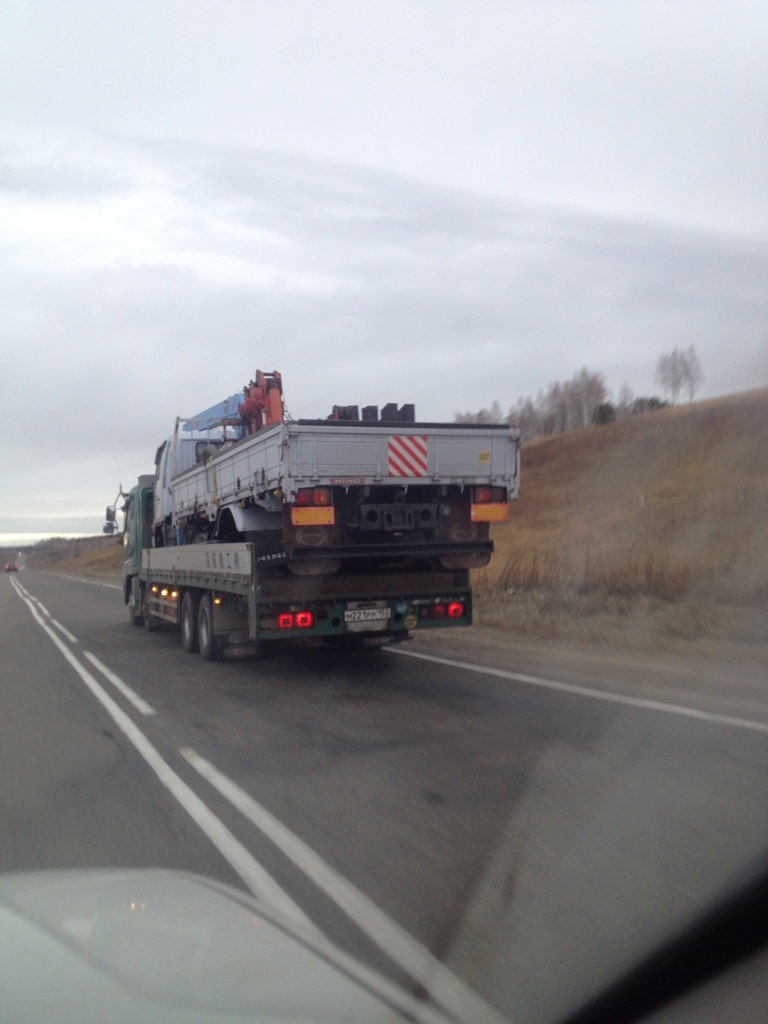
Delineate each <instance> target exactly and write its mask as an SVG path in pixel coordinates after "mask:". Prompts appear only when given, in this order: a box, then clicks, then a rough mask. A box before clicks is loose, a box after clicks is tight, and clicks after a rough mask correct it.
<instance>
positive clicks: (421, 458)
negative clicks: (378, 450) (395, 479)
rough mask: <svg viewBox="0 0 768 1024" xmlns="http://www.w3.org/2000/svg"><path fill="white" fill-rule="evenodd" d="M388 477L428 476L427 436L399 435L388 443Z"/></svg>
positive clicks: (391, 438)
mask: <svg viewBox="0 0 768 1024" xmlns="http://www.w3.org/2000/svg"><path fill="white" fill-rule="evenodd" d="M387 460H388V465H387V475H388V476H426V475H427V438H426V435H425V434H399V435H397V436H394V435H393V436H392V437H390V439H389V441H388V442H387Z"/></svg>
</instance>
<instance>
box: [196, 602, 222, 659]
mask: <svg viewBox="0 0 768 1024" xmlns="http://www.w3.org/2000/svg"><path fill="white" fill-rule="evenodd" d="M197 639H198V643H199V645H200V654H201V655H202V656H203V658H205V660H206V661H216V659H217V658H218V656H219V654H220V653H221V648H220V647H219V642H218V640H217V639H216V636H215V635H214V632H213V603H212V601H211V595H210V594H203V596H202V597H201V598H200V607H199V609H198V612H197Z"/></svg>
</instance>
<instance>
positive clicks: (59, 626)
mask: <svg viewBox="0 0 768 1024" xmlns="http://www.w3.org/2000/svg"><path fill="white" fill-rule="evenodd" d="M51 622H52V623H53V625H54V626H55V627H56V629H58V631H59V632H60V633H63V634H64V636H65V637H66V638H67V640H69V642H70V643H71V644H76V643H77V637H76V636H72V634H71V633H70V632H69V630H68V629H67V628H66V627H64V626H62V624H61V623H60V622H57V621H56V619H54V618H53V616H51Z"/></svg>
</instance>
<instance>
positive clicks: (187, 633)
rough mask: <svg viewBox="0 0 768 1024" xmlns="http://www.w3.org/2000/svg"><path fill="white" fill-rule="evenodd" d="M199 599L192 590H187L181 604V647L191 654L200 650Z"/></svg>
mask: <svg viewBox="0 0 768 1024" xmlns="http://www.w3.org/2000/svg"><path fill="white" fill-rule="evenodd" d="M197 615H198V610H197V598H196V597H195V594H194V592H193V591H191V590H187V591H186V593H185V594H184V599H183V601H182V602H181V645H182V647H183V648H184V650H185V651H187V652H188V653H189V654H194V653H195V652H196V651H197V648H198V639H197Z"/></svg>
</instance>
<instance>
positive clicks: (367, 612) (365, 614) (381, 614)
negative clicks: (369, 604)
mask: <svg viewBox="0 0 768 1024" xmlns="http://www.w3.org/2000/svg"><path fill="white" fill-rule="evenodd" d="M344 621H345V622H389V608H353V609H352V610H348V611H346V612H344Z"/></svg>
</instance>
